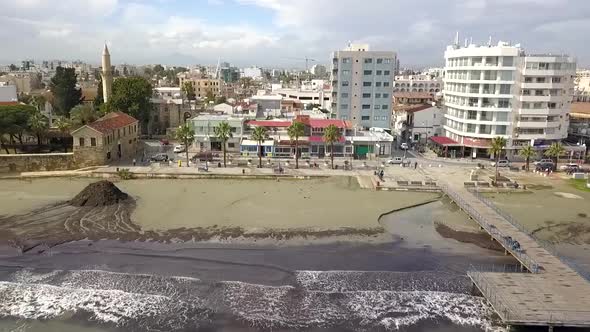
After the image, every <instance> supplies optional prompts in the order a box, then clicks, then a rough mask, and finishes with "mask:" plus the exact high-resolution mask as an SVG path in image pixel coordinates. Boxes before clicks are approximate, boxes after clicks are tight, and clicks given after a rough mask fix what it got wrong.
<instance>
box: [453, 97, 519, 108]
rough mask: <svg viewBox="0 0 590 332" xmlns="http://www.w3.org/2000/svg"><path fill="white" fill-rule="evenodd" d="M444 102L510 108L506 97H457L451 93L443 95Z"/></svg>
mask: <svg viewBox="0 0 590 332" xmlns="http://www.w3.org/2000/svg"><path fill="white" fill-rule="evenodd" d="M445 102H447V103H448V104H453V105H459V106H470V107H489V108H510V107H512V104H511V103H510V99H508V98H474V97H458V96H452V95H446V96H445Z"/></svg>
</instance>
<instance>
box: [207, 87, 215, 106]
mask: <svg viewBox="0 0 590 332" xmlns="http://www.w3.org/2000/svg"><path fill="white" fill-rule="evenodd" d="M211 102H215V95H214V94H213V92H212V91H211V90H209V91H207V94H206V95H205V103H206V104H209V103H211Z"/></svg>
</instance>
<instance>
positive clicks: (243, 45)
mask: <svg viewBox="0 0 590 332" xmlns="http://www.w3.org/2000/svg"><path fill="white" fill-rule="evenodd" d="M0 27H1V29H0V44H1V45H2V48H1V51H0V63H8V62H16V61H20V60H23V59H36V60H41V59H64V60H76V59H79V60H82V61H86V62H89V63H93V64H98V63H99V62H100V54H101V52H102V47H103V46H102V45H103V44H104V43H105V42H107V43H108V45H109V49H110V51H111V59H112V62H113V64H121V63H130V64H150V63H151V64H154V63H163V64H173V65H193V64H197V63H199V64H214V63H217V60H218V59H221V61H226V62H230V63H232V64H234V65H236V66H250V65H257V66H263V67H283V68H291V67H299V68H303V67H305V60H304V59H305V58H306V57H308V58H311V59H314V60H316V61H315V62H314V61H310V64H313V63H321V64H328V63H329V62H330V53H331V52H332V51H335V50H339V49H342V48H344V47H345V46H346V45H347V44H348V43H349V42H351V41H352V42H360V43H368V44H370V45H371V46H370V47H371V49H373V50H387V51H390V50H392V51H396V52H398V57H399V59H400V63H401V66H402V67H409V68H421V67H426V66H440V65H442V63H443V53H444V50H445V47H446V45H448V44H450V43H452V41H453V39H454V37H455V33H456V32H457V31H459V34H460V39H461V40H462V41H463V40H464V38H473V41H474V42H478V43H482V44H484V43H487V41H488V38H489V36H491V37H492V40H493V43H497V41H498V40H503V41H509V42H512V43H520V44H521V45H522V46H523V47H524V48H525V49H526V51H527V52H529V53H539V52H543V53H545V52H551V53H568V54H570V55H573V56H575V57H577V59H578V66H579V67H584V66H586V67H587V66H590V43H588V42H587V39H588V36H589V35H590V0H16V1H15V0H0Z"/></svg>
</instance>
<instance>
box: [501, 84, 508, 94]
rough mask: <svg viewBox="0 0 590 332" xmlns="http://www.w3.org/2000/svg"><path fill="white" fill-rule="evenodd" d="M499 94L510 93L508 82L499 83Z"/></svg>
mask: <svg viewBox="0 0 590 332" xmlns="http://www.w3.org/2000/svg"><path fill="white" fill-rule="evenodd" d="M500 94H501V95H509V94H510V84H500Z"/></svg>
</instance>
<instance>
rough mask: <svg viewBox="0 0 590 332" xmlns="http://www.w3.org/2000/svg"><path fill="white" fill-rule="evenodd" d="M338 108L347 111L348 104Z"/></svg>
mask: <svg viewBox="0 0 590 332" xmlns="http://www.w3.org/2000/svg"><path fill="white" fill-rule="evenodd" d="M340 108H341V109H343V110H347V109H348V104H340Z"/></svg>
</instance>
